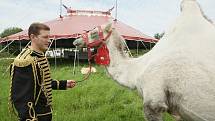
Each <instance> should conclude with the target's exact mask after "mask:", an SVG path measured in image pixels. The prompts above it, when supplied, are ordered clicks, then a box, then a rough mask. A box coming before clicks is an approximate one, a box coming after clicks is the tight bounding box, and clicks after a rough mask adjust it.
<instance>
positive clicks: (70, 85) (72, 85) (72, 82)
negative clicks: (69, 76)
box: [67, 80, 76, 88]
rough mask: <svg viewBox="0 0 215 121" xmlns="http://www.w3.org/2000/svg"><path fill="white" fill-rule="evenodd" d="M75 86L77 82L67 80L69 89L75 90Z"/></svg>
mask: <svg viewBox="0 0 215 121" xmlns="http://www.w3.org/2000/svg"><path fill="white" fill-rule="evenodd" d="M75 84H76V82H75V80H67V88H73V87H74V86H75Z"/></svg>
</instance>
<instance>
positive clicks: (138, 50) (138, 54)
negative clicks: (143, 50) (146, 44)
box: [137, 41, 139, 56]
mask: <svg viewBox="0 0 215 121" xmlns="http://www.w3.org/2000/svg"><path fill="white" fill-rule="evenodd" d="M138 55H139V41H137V56H138Z"/></svg>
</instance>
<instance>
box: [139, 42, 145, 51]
mask: <svg viewBox="0 0 215 121" xmlns="http://www.w3.org/2000/svg"><path fill="white" fill-rule="evenodd" d="M140 42H141V43H142V44H143V46H144V48H145V49H146V50H147V47H146V45H145V44H144V42H143V41H140Z"/></svg>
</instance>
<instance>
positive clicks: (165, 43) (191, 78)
mask: <svg viewBox="0 0 215 121" xmlns="http://www.w3.org/2000/svg"><path fill="white" fill-rule="evenodd" d="M100 29H101V30H102V34H103V36H104V38H105V39H103V40H102V41H100V42H97V43H96V44H92V45H91V46H93V47H95V48H99V47H100V46H103V45H106V47H107V49H108V52H109V58H110V62H109V63H108V64H107V65H106V66H105V68H106V69H107V72H108V73H109V74H110V76H111V77H112V78H113V79H114V80H116V81H117V82H118V83H119V84H120V85H123V86H126V87H129V88H131V89H137V90H138V92H140V94H141V96H142V97H143V103H144V113H145V119H146V120H148V121H162V113H163V112H169V113H170V114H172V115H173V116H175V117H176V120H181V119H183V120H186V121H215V50H214V45H215V39H214V35H215V26H214V25H213V23H211V22H210V21H209V19H207V17H206V16H205V15H204V13H203V11H202V10H201V7H200V6H199V4H198V3H197V1H196V0H183V1H182V2H181V14H180V16H179V17H178V18H177V19H176V21H175V22H174V23H173V24H172V26H170V27H169V28H168V29H167V30H166V32H165V35H164V37H163V38H162V39H161V40H159V42H158V43H157V44H156V45H155V46H154V47H153V48H152V50H150V51H149V52H148V53H146V54H144V55H143V56H140V57H138V58H130V57H129V56H128V54H127V53H126V52H125V51H124V49H125V47H124V46H125V44H124V41H125V40H124V39H123V38H122V37H121V36H120V33H118V32H117V30H116V29H115V28H114V26H113V24H111V23H109V24H106V25H102V26H101V28H99V27H97V28H95V29H93V30H91V31H89V32H88V33H86V34H87V36H85V38H84V36H82V37H80V38H78V39H76V40H75V41H74V42H73V44H74V45H76V46H80V47H84V46H87V43H91V42H94V41H98V40H99V39H98V38H99V37H100V35H101V33H99V31H101V30H100ZM93 35H94V36H93ZM96 35H97V36H96ZM86 37H87V39H88V42H86V41H84V40H86ZM94 38H97V39H94Z"/></svg>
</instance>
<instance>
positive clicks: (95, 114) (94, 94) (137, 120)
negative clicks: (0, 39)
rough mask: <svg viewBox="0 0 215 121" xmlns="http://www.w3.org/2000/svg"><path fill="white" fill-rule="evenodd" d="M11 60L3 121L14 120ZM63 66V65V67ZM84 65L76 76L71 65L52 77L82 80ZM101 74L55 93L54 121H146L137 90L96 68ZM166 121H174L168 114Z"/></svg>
mask: <svg viewBox="0 0 215 121" xmlns="http://www.w3.org/2000/svg"><path fill="white" fill-rule="evenodd" d="M10 63H11V60H0V73H1V74H0V121H14V118H11V117H10V114H9V112H8V108H7V107H8V105H7V103H8V100H7V98H8V94H9V83H10V77H9V71H6V70H7V67H8V66H9V64H10ZM59 63H61V64H59ZM83 66H85V67H86V66H87V64H83V63H82V64H80V66H79V67H77V68H76V74H75V75H73V72H72V71H73V64H72V62H70V63H69V62H67V63H64V64H62V62H58V66H57V67H56V68H54V66H53V64H52V63H51V70H52V78H54V79H74V80H81V79H82V78H83V75H81V74H80V68H81V67H83ZM95 67H96V69H97V71H98V72H97V73H94V74H91V76H90V78H89V79H88V80H86V81H84V82H81V83H78V84H77V86H76V87H75V88H73V89H70V90H65V91H56V90H55V91H53V100H54V104H53V108H54V112H53V121H144V114H143V103H142V102H143V101H142V98H141V97H140V95H138V93H137V91H136V90H130V89H128V88H126V87H122V86H120V85H118V84H117V83H116V82H114V81H113V80H112V79H111V78H109V77H108V76H107V75H106V72H105V70H104V68H103V67H100V66H95ZM163 118H164V121H174V120H173V119H172V118H171V117H170V116H169V115H168V114H167V113H165V114H164V116H163Z"/></svg>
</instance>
